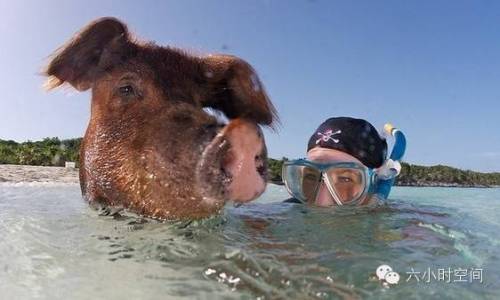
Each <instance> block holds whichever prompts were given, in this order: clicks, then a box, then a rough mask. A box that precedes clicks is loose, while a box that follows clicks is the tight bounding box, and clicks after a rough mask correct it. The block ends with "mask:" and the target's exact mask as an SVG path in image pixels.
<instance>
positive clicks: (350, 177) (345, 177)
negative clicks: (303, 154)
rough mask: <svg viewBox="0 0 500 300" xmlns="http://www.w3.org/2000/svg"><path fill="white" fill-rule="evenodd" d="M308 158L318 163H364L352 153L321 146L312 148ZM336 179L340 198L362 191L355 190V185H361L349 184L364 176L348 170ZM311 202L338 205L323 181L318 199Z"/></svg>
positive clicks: (325, 205) (362, 202)
mask: <svg viewBox="0 0 500 300" xmlns="http://www.w3.org/2000/svg"><path fill="white" fill-rule="evenodd" d="M307 159H308V160H310V161H313V162H317V163H335V162H354V163H358V164H360V165H363V164H362V163H361V162H360V161H359V160H358V159H357V158H355V157H354V156H352V155H349V154H347V153H344V152H341V151H338V150H333V149H327V148H321V147H317V148H313V149H311V150H310V151H309V152H308V153H307ZM334 180H338V184H336V187H338V189H337V192H338V193H339V194H340V198H342V199H348V198H350V197H349V195H354V194H357V193H359V192H361V191H359V190H353V186H356V187H357V188H358V189H359V188H361V187H360V186H361V185H356V184H349V182H351V183H353V182H354V183H357V181H359V180H362V178H359V177H358V176H356V175H355V174H350V173H349V172H348V171H346V172H340V173H338V174H336V176H335V179H334ZM344 182H345V184H344ZM367 198H368V197H367ZM367 200H368V199H363V200H362V201H361V202H360V204H366V203H367V202H368V201H367ZM311 204H313V205H316V206H321V207H328V206H333V205H336V203H335V200H334V199H333V197H332V195H331V194H330V193H329V192H328V189H327V187H326V185H325V183H324V182H322V183H321V185H320V188H319V192H318V194H317V196H316V199H315V200H314V202H313V203H311Z"/></svg>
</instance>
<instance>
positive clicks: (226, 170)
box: [44, 17, 279, 220]
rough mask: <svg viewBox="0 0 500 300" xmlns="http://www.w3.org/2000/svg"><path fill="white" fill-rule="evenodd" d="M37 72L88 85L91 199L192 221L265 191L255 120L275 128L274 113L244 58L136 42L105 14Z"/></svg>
mask: <svg viewBox="0 0 500 300" xmlns="http://www.w3.org/2000/svg"><path fill="white" fill-rule="evenodd" d="M44 74H45V75H46V76H47V88H48V89H53V88H56V87H59V86H61V85H63V84H65V83H67V84H69V85H71V86H72V87H73V88H75V89H76V90H78V91H86V90H91V106H90V110H91V113H90V120H89V123H88V127H87V129H86V132H85V135H84V137H83V140H82V144H81V148H80V169H79V176H80V186H81V191H82V195H83V198H84V199H86V200H87V201H88V202H90V203H91V204H93V206H94V205H95V206H100V207H102V206H104V207H118V208H125V209H127V210H129V211H132V212H135V213H137V214H140V215H143V216H147V217H151V218H157V219H163V220H179V219H181V220H182V219H200V218H205V217H208V216H210V215H214V214H217V213H218V212H220V211H221V209H222V208H223V207H224V205H225V203H226V202H227V201H234V202H236V203H245V202H248V201H251V200H253V199H255V198H256V197H258V196H259V195H260V194H261V193H262V192H263V191H264V189H265V186H266V176H267V150H266V145H265V141H264V136H263V133H262V130H261V127H260V126H268V127H269V128H272V129H275V125H276V124H277V122H279V121H278V117H277V113H276V110H275V108H274V106H273V104H272V103H271V101H270V100H269V97H268V95H267V94H266V91H265V89H264V86H263V85H262V83H261V81H260V79H259V77H258V76H257V74H256V72H255V71H254V69H253V68H252V67H251V66H250V65H249V64H248V63H247V62H245V61H244V60H242V59H240V58H238V57H235V56H231V55H223V54H217V55H208V56H197V55H192V54H189V53H188V52H187V51H183V50H181V49H177V48H174V47H163V46H158V45H156V44H154V43H152V42H142V41H139V40H137V39H136V38H135V37H134V36H133V35H132V34H131V33H130V32H129V31H128V29H127V26H126V25H125V24H124V23H123V22H121V21H120V20H118V19H116V18H112V17H105V18H100V19H97V20H95V21H93V22H92V23H90V24H89V25H87V26H86V27H84V28H83V29H82V30H81V31H80V32H79V33H77V34H76V35H75V36H74V37H73V38H72V39H71V40H70V41H69V42H67V43H66V44H65V45H63V46H62V47H60V48H59V49H58V50H56V51H55V53H54V54H53V55H52V56H51V57H50V62H49V63H48V66H47V67H46V69H45V70H44ZM209 110H214V111H216V112H219V113H220V114H223V115H224V116H225V117H226V118H225V119H226V120H227V122H224V121H222V120H221V119H224V118H220V117H217V114H213V113H209Z"/></svg>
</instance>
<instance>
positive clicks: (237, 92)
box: [202, 55, 279, 127]
mask: <svg viewBox="0 0 500 300" xmlns="http://www.w3.org/2000/svg"><path fill="white" fill-rule="evenodd" d="M203 66H204V68H203V72H204V74H203V76H204V78H205V80H204V81H205V82H207V83H208V85H207V86H208V90H207V91H206V95H205V96H206V98H205V102H204V103H202V104H203V106H208V107H212V108H215V109H218V110H220V111H222V112H223V113H224V114H225V115H226V116H227V117H228V118H230V119H234V118H246V119H249V120H252V121H254V122H256V123H258V124H262V125H268V126H271V127H274V125H276V124H277V123H278V122H279V121H278V116H277V113H276V109H275V108H274V106H273V104H272V103H271V101H270V100H269V97H268V96H267V93H266V91H265V89H264V86H263V85H262V83H261V82H260V79H259V77H258V76H257V73H255V70H254V69H253V68H252V67H251V66H250V65H249V64H248V63H247V62H245V61H244V60H242V59H240V58H238V57H235V56H230V55H211V56H208V57H206V58H204V59H203Z"/></svg>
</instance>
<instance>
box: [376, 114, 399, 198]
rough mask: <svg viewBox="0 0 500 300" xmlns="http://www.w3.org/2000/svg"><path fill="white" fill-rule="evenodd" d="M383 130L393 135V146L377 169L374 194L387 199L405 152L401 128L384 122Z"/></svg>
mask: <svg viewBox="0 0 500 300" xmlns="http://www.w3.org/2000/svg"><path fill="white" fill-rule="evenodd" d="M384 131H385V132H386V133H387V134H389V135H391V136H392V137H394V146H393V147H392V152H391V155H390V156H389V158H388V159H387V160H386V161H385V162H384V164H383V165H382V166H381V167H380V168H379V169H378V170H377V179H376V180H377V182H376V187H375V193H374V194H376V195H378V196H379V197H380V198H382V199H387V197H388V196H389V193H390V192H391V188H392V186H393V185H394V181H396V176H398V175H399V172H400V171H401V164H400V161H401V160H402V159H403V156H404V154H405V150H406V137H405V135H404V134H403V132H401V130H399V129H397V128H395V127H394V126H393V125H392V124H390V123H387V124H385V126H384Z"/></svg>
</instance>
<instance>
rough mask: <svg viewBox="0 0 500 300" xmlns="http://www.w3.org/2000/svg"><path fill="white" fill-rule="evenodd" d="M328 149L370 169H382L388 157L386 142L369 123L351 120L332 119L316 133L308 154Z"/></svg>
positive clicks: (344, 118)
mask: <svg viewBox="0 0 500 300" xmlns="http://www.w3.org/2000/svg"><path fill="white" fill-rule="evenodd" d="M316 147H322V148H329V149H334V150H339V151H342V152H345V153H347V154H350V155H352V156H354V157H355V158H357V159H358V160H359V161H361V162H362V163H363V164H364V165H365V166H367V167H369V168H378V167H380V166H381V165H382V164H383V163H384V161H385V159H386V156H387V142H386V141H385V139H384V138H382V137H380V135H379V134H378V132H377V130H376V129H375V128H374V127H373V126H372V125H371V124H370V123H368V122H367V121H365V120H362V119H355V118H349V117H338V118H330V119H327V120H326V121H325V122H323V123H322V124H321V125H320V126H319V127H318V129H316V131H315V132H314V133H313V135H312V136H311V138H310V139H309V143H308V144H307V151H309V150H311V149H313V148H316Z"/></svg>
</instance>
